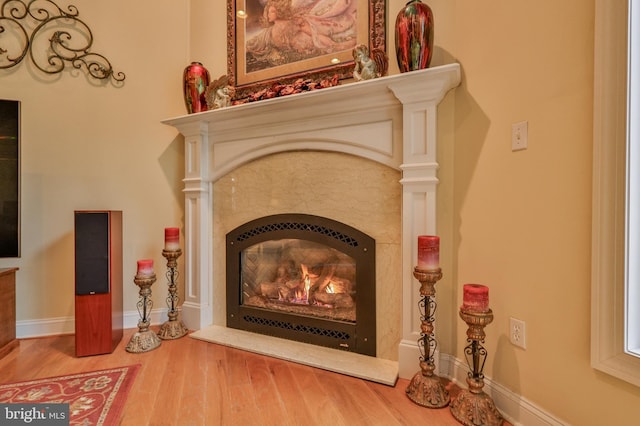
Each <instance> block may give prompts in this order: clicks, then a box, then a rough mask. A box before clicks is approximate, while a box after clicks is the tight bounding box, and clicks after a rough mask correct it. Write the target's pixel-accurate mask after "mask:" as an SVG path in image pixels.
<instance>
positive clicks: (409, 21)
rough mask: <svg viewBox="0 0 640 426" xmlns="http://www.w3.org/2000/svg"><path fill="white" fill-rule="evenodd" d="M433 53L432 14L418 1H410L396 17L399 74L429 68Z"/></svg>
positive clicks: (429, 9) (428, 8)
mask: <svg viewBox="0 0 640 426" xmlns="http://www.w3.org/2000/svg"><path fill="white" fill-rule="evenodd" d="M432 52H433V13H432V12H431V8H430V7H429V6H427V5H426V4H424V3H422V2H421V1H420V0H411V1H410V2H408V3H407V4H406V5H405V6H404V7H403V8H402V9H401V10H400V12H399V13H398V16H397V17H396V56H397V58H398V67H399V68H400V72H407V71H415V70H421V69H425V68H428V67H429V64H430V63H431V54H432Z"/></svg>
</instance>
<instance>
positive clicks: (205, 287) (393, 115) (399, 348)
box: [162, 63, 460, 378]
mask: <svg viewBox="0 0 640 426" xmlns="http://www.w3.org/2000/svg"><path fill="white" fill-rule="evenodd" d="M459 84H460V66H459V64H456V63H454V64H449V65H443V66H438V67H433V68H429V69H426V70H420V71H412V72H408V73H403V74H397V75H393V76H387V77H381V78H377V79H373V80H366V81H361V82H352V83H349V84H342V85H338V86H335V87H329V88H325V89H319V90H315V91H310V92H304V93H300V94H296V95H289V96H284V97H279V98H273V99H268V100H262V101H258V102H252V103H247V104H243V105H236V106H231V107H227V108H222V109H217V110H212V111H206V112H202V113H196V114H190V115H184V116H180V117H175V118H170V119H166V120H164V121H162V122H163V123H164V124H167V125H170V126H173V127H175V128H176V129H177V130H178V131H179V132H180V133H181V134H182V135H183V136H184V143H185V176H184V179H183V182H184V194H185V237H186V238H185V259H184V262H185V265H184V268H185V299H184V304H183V305H182V317H183V320H184V322H185V324H186V325H187V326H188V327H189V328H190V329H195V330H201V329H202V330H203V331H205V330H206V329H208V328H209V329H210V328H212V327H213V328H224V327H226V312H225V307H224V305H225V303H224V302H225V300H226V291H225V290H224V287H225V284H224V281H225V278H224V273H221V271H223V269H222V268H219V267H216V266H215V264H216V262H215V261H214V246H216V244H218V243H219V242H220V241H224V237H225V235H224V234H225V232H228V230H226V231H225V230H224V229H220V228H218V227H217V224H216V223H214V220H213V217H214V209H215V208H216V200H214V197H213V187H214V185H213V183H214V182H216V181H218V180H219V179H221V178H222V177H223V176H225V175H227V174H228V173H230V172H232V171H234V170H235V169H237V168H239V167H240V166H244V165H245V164H248V163H250V162H251V161H253V160H256V159H259V158H262V157H266V156H268V155H271V154H277V153H284V152H289V151H327V152H338V153H342V154H349V155H353V156H356V157H360V158H364V159H367V160H372V161H375V162H378V163H381V164H383V165H385V166H388V167H391V168H393V169H396V170H398V171H400V172H401V179H400V184H401V185H402V199H401V200H399V202H401V203H402V206H401V211H402V214H401V216H402V218H401V221H402V228H401V232H402V235H400V236H399V238H400V241H399V243H397V244H398V245H399V247H398V250H399V251H400V252H401V257H402V260H401V267H400V269H401V270H397V271H395V270H394V271H392V272H391V274H392V275H393V276H395V277H398V278H397V279H398V280H399V279H400V277H401V281H402V283H401V284H402V306H399V307H398V308H397V310H398V312H394V314H393V316H396V315H397V317H395V318H384V321H382V320H378V321H377V324H378V326H377V327H378V333H377V335H378V336H381V335H386V336H387V337H389V338H388V339H386V340H385V343H386V347H384V348H383V349H382V352H383V353H384V354H385V355H384V356H382V357H380V345H378V351H379V352H378V354H377V357H380V358H381V360H385V361H389V360H391V361H392V362H396V360H397V364H398V371H399V376H400V377H403V378H410V377H411V376H412V375H413V374H414V373H415V370H416V366H417V359H418V357H419V356H420V352H419V348H418V345H417V343H416V342H417V340H418V338H419V336H420V319H419V315H418V309H416V306H417V305H418V302H419V294H418V292H417V291H415V286H414V284H415V283H414V281H415V280H414V277H413V274H412V271H413V267H414V263H415V259H417V244H416V241H417V236H418V235H423V234H431V235H435V234H436V232H437V229H436V211H437V209H436V199H437V197H436V195H437V193H436V189H437V185H438V176H437V171H438V162H437V157H436V148H437V143H436V139H438V138H440V139H448V138H452V135H450V134H445V135H439V134H438V132H437V123H438V114H439V113H438V106H439V104H440V103H441V101H442V100H443V99H444V98H445V96H446V95H447V93H448V92H449V91H450V90H452V89H454V88H455V87H456V86H458V85H459ZM443 110H444V111H443V112H440V114H442V113H444V114H447V115H448V116H450V115H452V114H453V109H452V108H450V107H447V108H443ZM445 117H447V116H445ZM448 119H450V117H448ZM443 136H444V137H443ZM448 142H449V141H448V140H445V141H444V143H448ZM438 143H443V141H442V140H440V141H438ZM376 244H378V243H376ZM217 253H219V252H216V254H217ZM217 255H218V254H217ZM218 256H219V255H218ZM377 261H379V262H382V261H383V260H377ZM396 268H397V266H396ZM399 284H400V283H399V282H398V283H397V285H399ZM378 315H380V313H378ZM380 324H383V326H384V327H387V328H385V329H383V330H380V329H379V327H380ZM385 324H386V325H385ZM388 324H394V325H393V328H391V326H389V325H388ZM395 324H401V331H399V330H398V327H397V326H396V325H395ZM398 340H399V341H400V343H399V344H398V343H397V342H398ZM247 349H248V350H251V348H247ZM396 355H397V356H396Z"/></svg>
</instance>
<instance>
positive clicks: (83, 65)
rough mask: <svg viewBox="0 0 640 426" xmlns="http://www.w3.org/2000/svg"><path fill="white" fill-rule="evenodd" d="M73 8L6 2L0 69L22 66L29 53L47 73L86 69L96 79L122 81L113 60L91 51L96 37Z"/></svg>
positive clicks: (0, 14) (43, 0)
mask: <svg viewBox="0 0 640 426" xmlns="http://www.w3.org/2000/svg"><path fill="white" fill-rule="evenodd" d="M78 15H79V11H78V8H76V7H75V6H73V5H70V6H68V7H67V8H66V10H63V9H62V8H60V7H59V6H58V5H57V4H56V3H54V2H53V1H51V0H29V1H27V0H4V1H3V2H2V5H1V9H0V69H7V68H12V67H14V66H16V65H18V64H19V63H20V62H21V61H22V60H23V59H24V58H25V57H26V56H27V53H28V54H29V57H30V58H31V61H32V62H33V64H34V65H35V66H36V68H38V69H39V70H40V71H42V72H45V73H47V74H58V73H60V72H62V71H63V70H64V69H65V67H66V66H67V65H70V66H72V67H73V68H76V69H84V70H86V72H87V73H88V74H89V75H90V76H91V77H92V78H95V79H98V80H108V79H112V80H113V81H115V82H122V81H124V79H125V75H124V73H122V72H117V73H115V72H114V71H113V67H112V66H111V63H110V62H109V60H108V59H107V58H106V57H105V56H103V55H101V54H99V53H93V52H91V51H90V49H91V46H92V45H93V34H92V33H91V29H90V28H89V26H88V25H87V24H86V23H84V22H83V21H82V20H80V19H79V18H78Z"/></svg>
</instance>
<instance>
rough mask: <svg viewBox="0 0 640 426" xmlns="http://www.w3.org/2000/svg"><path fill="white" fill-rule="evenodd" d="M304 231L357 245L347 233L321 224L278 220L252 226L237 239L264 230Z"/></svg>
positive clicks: (240, 239)
mask: <svg viewBox="0 0 640 426" xmlns="http://www.w3.org/2000/svg"><path fill="white" fill-rule="evenodd" d="M287 230H293V231H305V232H314V233H317V234H322V235H326V236H328V237H331V238H333V239H336V240H338V241H340V242H342V243H344V244H347V245H349V246H351V247H358V240H356V239H355V238H353V237H350V236H349V235H346V234H343V233H342V232H338V231H336V230H333V229H329V228H327V227H325V226H322V225H314V224H310V223H301V222H279V223H271V224H268V225H263V226H258V227H256V228H253V229H251V230H249V231H247V232H244V233H242V234H240V235H238V237H237V240H238V241H244V240H246V239H249V238H251V237H255V236H257V235H260V234H264V233H265V232H274V231H287Z"/></svg>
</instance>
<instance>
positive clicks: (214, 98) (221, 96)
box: [204, 75, 235, 109]
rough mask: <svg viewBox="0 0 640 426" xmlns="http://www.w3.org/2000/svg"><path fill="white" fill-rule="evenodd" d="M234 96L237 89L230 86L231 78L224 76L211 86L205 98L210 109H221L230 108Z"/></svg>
mask: <svg viewBox="0 0 640 426" xmlns="http://www.w3.org/2000/svg"><path fill="white" fill-rule="evenodd" d="M234 94H235V87H233V86H231V85H230V84H229V76H228V75H223V76H221V77H220V78H218V79H217V80H214V81H213V82H212V83H211V84H209V86H208V87H207V90H206V92H205V95H204V96H205V99H206V100H207V106H208V107H209V109H219V108H225V107H228V106H230V105H231V100H232V99H233V96H234Z"/></svg>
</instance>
